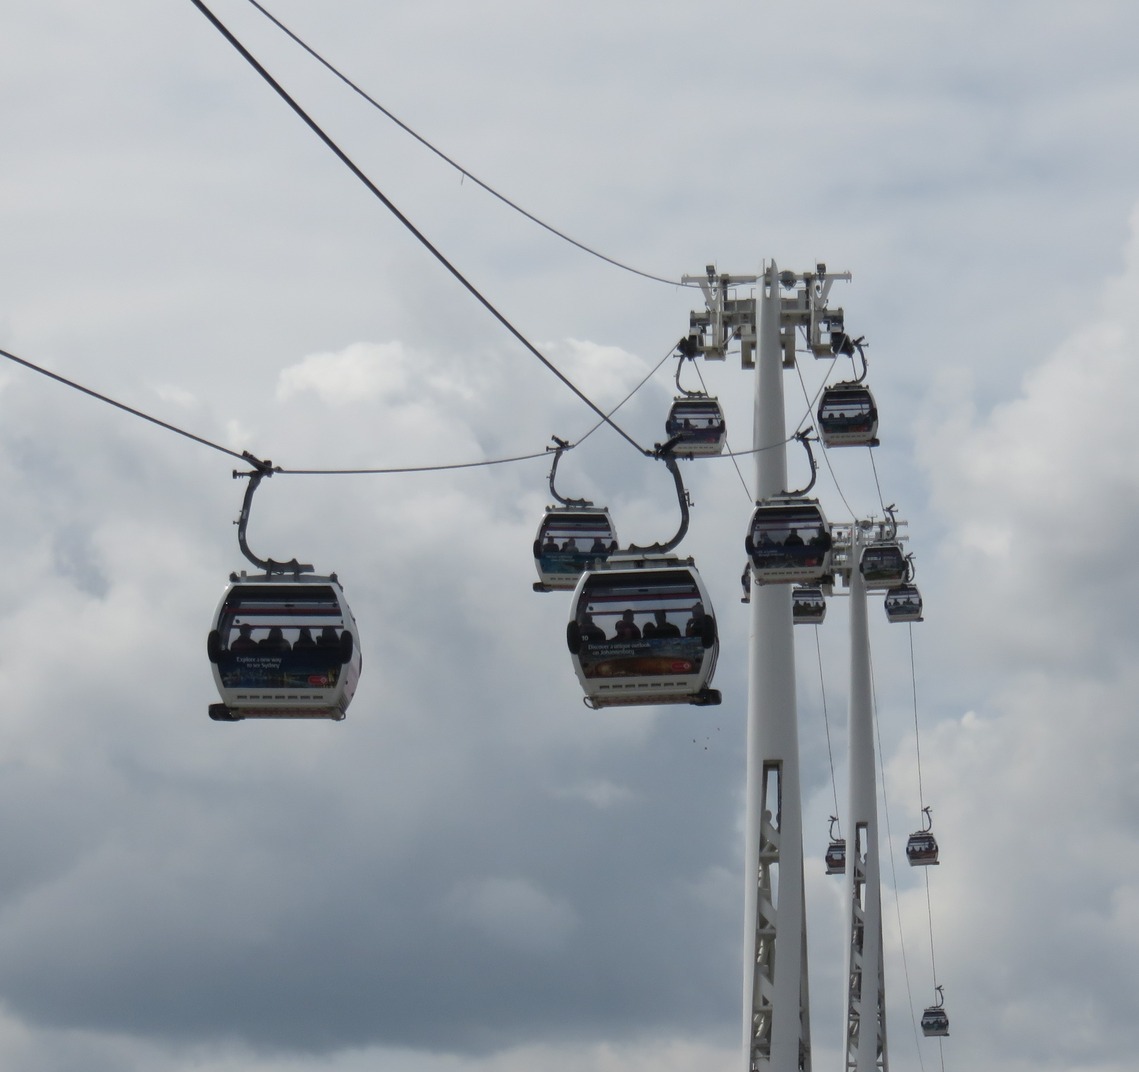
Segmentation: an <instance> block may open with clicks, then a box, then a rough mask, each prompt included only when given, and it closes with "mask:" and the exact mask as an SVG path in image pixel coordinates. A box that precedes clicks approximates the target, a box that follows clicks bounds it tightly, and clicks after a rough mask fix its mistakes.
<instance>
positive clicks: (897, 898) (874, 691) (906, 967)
mask: <svg viewBox="0 0 1139 1072" xmlns="http://www.w3.org/2000/svg"><path fill="white" fill-rule="evenodd" d="M870 694H871V706H872V708H873V712H874V737H875V740H876V741H877V742H878V769H879V770H880V771H881V772H882V813H883V814H884V815H885V817H886V845H887V846H888V848H889V857H890V877H891V884H892V885H893V887H894V913H895V915H896V916H897V918H898V947H899V949H900V950H901V954H902V973H903V975H905V977H906V1000H907V1002H908V1003H909V1006H910V1020H911V1021H912V1023H913V1028H914V1038H915V1040H916V1039H920V1038H921V1033H920V1030H919V1027H918V1017H917V1013H916V1012H915V1006H914V990H913V986H912V984H911V983H910V962H909V958H908V957H907V956H906V935H905V929H904V928H903V926H902V898H901V894H900V893H899V892H898V865H897V862H896V861H895V860H894V832H893V829H892V827H891V825H890V802H889V800H888V799H887V796H886V759H885V755H884V753H883V751H882V728H881V726H880V725H879V722H878V684H877V680H876V678H875V675H874V656H873V653H871V657H870ZM879 859H881V849H880V847H879ZM917 1051H918V1064H919V1066H920V1067H921V1069H922V1072H925V1061H924V1060H923V1059H922V1053H921V1046H920V1045H918V1047H917Z"/></svg>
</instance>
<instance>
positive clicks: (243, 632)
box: [229, 625, 257, 651]
mask: <svg viewBox="0 0 1139 1072" xmlns="http://www.w3.org/2000/svg"><path fill="white" fill-rule="evenodd" d="M256 648H257V641H256V640H254V639H253V626H251V625H242V626H240V627H239V628H238V635H237V636H236V637H234V639H233V643H232V644H230V646H229V650H230V651H254V650H255V649H256Z"/></svg>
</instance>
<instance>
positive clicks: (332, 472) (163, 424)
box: [0, 350, 546, 476]
mask: <svg viewBox="0 0 1139 1072" xmlns="http://www.w3.org/2000/svg"><path fill="white" fill-rule="evenodd" d="M0 357H5V358H7V359H8V360H9V361H14V362H15V363H16V364H17V365H23V367H24V368H26V369H31V371H32V372H38V373H39V374H40V375H41V376H46V377H48V379H51V380H55V381H56V382H57V383H62V384H63V385H64V386H65V387H71V388H73V389H74V390H76V391H81V392H82V393H83V394H85V395H89V396H90V397H91V398H95V399H98V400H99V401H100V402H105V403H107V405H108V406H114V407H115V408H116V409H121V410H123V412H125V413H129V414H130V415H131V416H132V417H138V418H140V419H141V420H144V421H149V422H150V423H151V424H156V425H158V427H159V428H164V429H165V430H166V431H168V432H174V433H175V434H177V435H180V436H184V437H185V438H186V439H190V440H193V441H194V442H195V443H201V444H202V446H205V447H211V448H212V449H213V450H216V451H219V452H220V453H222V454H228V455H229V456H230V457H231V458H237V459H238V460H239V461H251V460H253V455H251V454H250V453H249V452H248V451H237V450H233V449H231V448H230V447H226V446H223V445H222V444H221V443H215V442H213V441H212V440H210V439H206V438H205V437H204V436H200V435H195V434H194V433H193V432H188V431H186V429H184V428H179V427H178V426H177V425H176V424H170V423H169V422H168V421H163V420H160V419H159V418H158V417H154V416H151V414H149V413H145V412H143V411H142V410H141V409H135V408H134V407H133V406H128V405H127V404H126V403H125V402H118V401H116V400H115V399H113V398H111V397H109V396H108V395H104V394H101V393H100V392H99V391H95V390H93V389H92V388H90V387H84V386H83V384H81V383H76V382H75V380H69V379H68V378H67V377H66V376H61V375H60V374H59V373H58V372H51V371H50V370H49V369H45V368H43V367H42V366H40V365H36V364H34V363H33V362H31V361H28V360H26V359H25V358H22V357H17V356H16V355H15V354H13V353H11V352H10V351H8V350H0ZM545 456H546V452H545V451H544V450H543V451H536V452H534V453H533V454H518V455H515V456H514V457H511V458H488V459H485V460H483V461H478V462H455V463H451V464H445V465H409V466H396V467H390V468H386V469H286V468H284V467H282V466H274V467H273V470H272V471H273V472H274V473H282V474H286V475H290V476H307V475H321V476H340V475H345V476H357V475H364V474H377V475H378V474H388V473H392V474H395V473H427V472H442V471H444V470H449V469H475V468H478V467H480V466H484V465H487V466H489V465H507V464H509V463H511V462H525V461H530V460H531V459H534V458H544V457H545Z"/></svg>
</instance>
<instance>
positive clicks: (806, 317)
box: [779, 264, 851, 368]
mask: <svg viewBox="0 0 1139 1072" xmlns="http://www.w3.org/2000/svg"><path fill="white" fill-rule="evenodd" d="M850 278H851V275H850V272H828V271H827V266H826V265H825V264H816V265H815V270H814V271H813V272H804V273H803V274H802V275H798V274H796V273H795V272H780V273H779V285H780V286H781V287H782V288H783V289H784V290H794V291H795V293H794V296H792V297H788V298H783V299H781V302H780V305H781V316H780V320H781V328H782V330H781V332H780V343H781V345H782V347H783V367H784V368H793V367H794V366H795V339H796V329H798V328H802V329H803V334H804V335H805V337H806V342H807V349H808V350H809V351H810V352H811V353H812V354H813V355H814V356H815V357H833V356H834V350H833V348H832V346H831V336H832V335H833V334H835V333H837V332H842V331H843V314H842V309H828V308H827V298H828V297H829V295H830V290H831V286H832V285H833V284H834V282H835V281H836V280H839V279H841V280H844V281H849V280H850Z"/></svg>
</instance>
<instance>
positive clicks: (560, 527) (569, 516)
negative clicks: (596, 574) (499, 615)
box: [534, 436, 617, 592]
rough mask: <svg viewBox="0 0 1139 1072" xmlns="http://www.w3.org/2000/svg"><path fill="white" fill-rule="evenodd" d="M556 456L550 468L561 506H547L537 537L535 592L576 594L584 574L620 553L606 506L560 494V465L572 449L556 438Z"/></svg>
mask: <svg viewBox="0 0 1139 1072" xmlns="http://www.w3.org/2000/svg"><path fill="white" fill-rule="evenodd" d="M553 439H554V444H555V445H554V446H552V447H547V448H546V449H547V450H549V451H553V452H554V463H553V465H551V466H550V475H549V481H550V494H551V495H552V496H553V497H554V499H555V500H556V501H557V502H559V503H561V506H547V507H546V512H545V514H544V515H543V517H542V520H541V521H540V522H539V524H538V535H537V536H535V537H534V565H535V567H536V568H537V570H538V580H536V581H535V582H534V591H535V592H555V591H564V592H572V591H573V589H574V587H575V586H576V585H577V582H578V578H579V577H580V576H581V574H582V571H583V570H585V569H587V568H588V567H590V566H592V565H594V564H596V563H598V562H602V561H604V560H605V559H606V558H608V557H609V555H610V554H611V553H612V552H613V551H616V550H617V533H616V532H615V531H614V529H613V519H612V518H611V517H610V516H609V511H608V510H606V509H605V508H604V507H602V506H594V505H593V503H591V502H590V501H589V500H588V499H567V498H566V497H565V496H563V495H559V494H558V489H557V488H556V487H555V486H554V480H555V478H556V477H557V475H558V462H560V461H561V460H562V454H563V453H564V452H565V451H566V450H568V449H569V443H567V442H566V441H565V440H564V439H559V438H558V437H557V436H554V437H553Z"/></svg>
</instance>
